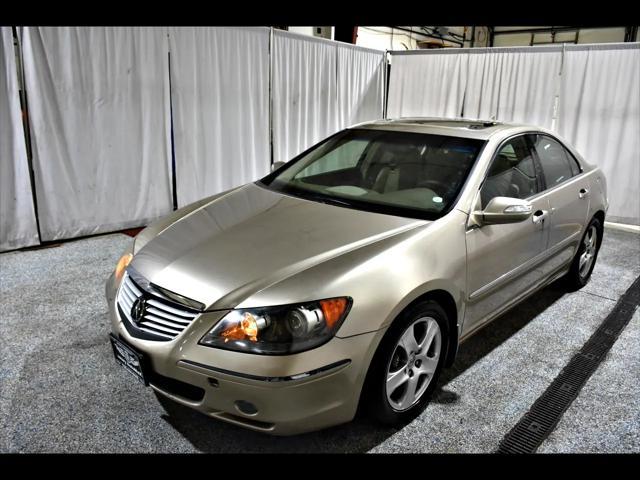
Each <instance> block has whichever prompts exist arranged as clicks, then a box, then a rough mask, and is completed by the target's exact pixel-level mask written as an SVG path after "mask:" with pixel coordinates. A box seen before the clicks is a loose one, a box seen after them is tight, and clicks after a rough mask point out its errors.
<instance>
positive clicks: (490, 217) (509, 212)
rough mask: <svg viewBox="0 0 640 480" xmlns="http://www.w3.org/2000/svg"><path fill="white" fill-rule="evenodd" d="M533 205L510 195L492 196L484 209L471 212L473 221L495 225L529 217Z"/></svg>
mask: <svg viewBox="0 0 640 480" xmlns="http://www.w3.org/2000/svg"><path fill="white" fill-rule="evenodd" d="M532 212H533V206H532V205H531V204H530V203H529V202H527V201H526V200H521V199H519V198H512V197H494V198H492V199H491V200H490V201H489V203H488V204H487V206H486V207H485V208H484V210H479V211H475V212H473V217H474V221H475V223H477V224H478V225H479V226H482V225H495V224H503V223H518V222H522V221H524V220H527V219H528V218H529V217H531V214H532Z"/></svg>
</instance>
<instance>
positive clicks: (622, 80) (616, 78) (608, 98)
mask: <svg viewBox="0 0 640 480" xmlns="http://www.w3.org/2000/svg"><path fill="white" fill-rule="evenodd" d="M558 133H559V134H560V135H562V136H563V137H564V138H566V139H567V140H568V141H569V142H571V143H572V144H573V145H574V146H575V147H576V149H577V150H578V151H579V152H580V153H581V154H582V155H583V156H584V157H585V159H586V160H587V162H589V163H592V164H595V165H598V166H599V167H600V168H601V169H602V170H603V172H604V173H605V175H606V177H607V185H608V192H609V201H610V207H609V211H608V215H607V216H608V219H609V220H611V221H616V222H622V223H632V224H636V225H640V45H639V44H637V43H636V44H620V45H617V46H613V45H611V46H607V45H593V46H580V45H579V46H575V47H573V46H568V47H567V49H566V52H565V57H564V65H563V72H562V84H561V90H560V101H559V111H558Z"/></svg>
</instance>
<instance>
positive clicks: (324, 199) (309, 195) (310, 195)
mask: <svg viewBox="0 0 640 480" xmlns="http://www.w3.org/2000/svg"><path fill="white" fill-rule="evenodd" d="M289 193H292V194H293V195H296V196H298V197H300V198H306V199H307V200H313V201H315V202H319V203H325V204H328V205H337V206H343V207H353V204H352V203H351V202H349V201H348V200H342V199H337V198H334V197H329V196H327V195H323V194H321V193H315V192H310V191H308V190H302V189H298V188H296V189H290V190H289Z"/></svg>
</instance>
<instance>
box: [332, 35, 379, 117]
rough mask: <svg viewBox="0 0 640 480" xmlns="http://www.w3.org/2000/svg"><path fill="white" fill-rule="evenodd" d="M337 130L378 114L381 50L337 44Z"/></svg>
mask: <svg viewBox="0 0 640 480" xmlns="http://www.w3.org/2000/svg"><path fill="white" fill-rule="evenodd" d="M336 48H337V54H338V58H337V62H338V66H337V72H336V73H337V75H338V96H337V101H338V130H339V129H342V128H347V127H349V126H351V125H354V124H356V123H361V122H366V121H368V120H376V119H379V118H382V115H383V114H382V111H383V107H384V102H383V99H384V77H385V70H384V69H385V62H384V53H383V52H379V51H376V50H367V49H364V48H361V47H355V46H352V45H348V44H337V46H336Z"/></svg>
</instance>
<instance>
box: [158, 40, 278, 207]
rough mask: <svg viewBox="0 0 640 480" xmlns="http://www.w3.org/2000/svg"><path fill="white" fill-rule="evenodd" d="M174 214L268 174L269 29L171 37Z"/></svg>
mask: <svg viewBox="0 0 640 480" xmlns="http://www.w3.org/2000/svg"><path fill="white" fill-rule="evenodd" d="M169 45H170V50H171V102H172V107H173V129H174V141H175V159H176V186H177V197H178V206H179V207H180V206H183V205H186V204H189V203H192V202H194V201H196V200H199V199H201V198H204V197H206V196H209V195H213V194H215V193H218V192H222V191H224V190H227V189H230V188H232V187H235V186H237V185H241V184H243V183H247V182H251V181H254V180H257V179H258V178H260V177H262V176H264V175H266V174H267V173H268V172H269V169H270V154H269V29H268V28H246V27H243V28H209V27H204V28H191V27H188V28H187V27H175V28H170V29H169Z"/></svg>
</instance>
